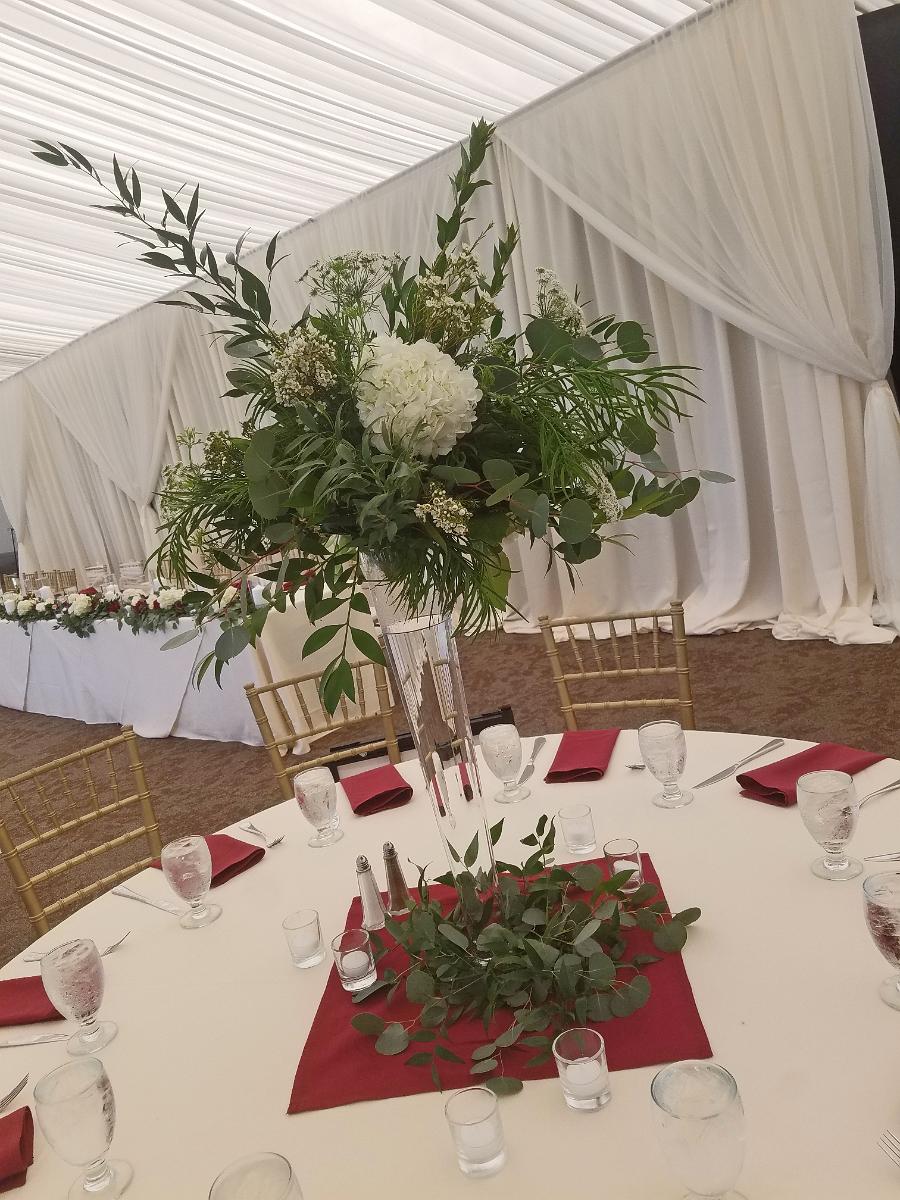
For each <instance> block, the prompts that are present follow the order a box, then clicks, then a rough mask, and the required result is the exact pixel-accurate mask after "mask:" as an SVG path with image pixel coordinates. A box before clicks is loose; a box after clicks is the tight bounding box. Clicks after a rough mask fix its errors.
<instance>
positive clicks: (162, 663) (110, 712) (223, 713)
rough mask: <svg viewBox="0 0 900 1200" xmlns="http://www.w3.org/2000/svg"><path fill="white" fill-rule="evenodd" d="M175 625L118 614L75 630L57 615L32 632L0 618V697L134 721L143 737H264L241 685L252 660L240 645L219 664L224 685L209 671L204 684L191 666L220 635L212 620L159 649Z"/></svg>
mask: <svg viewBox="0 0 900 1200" xmlns="http://www.w3.org/2000/svg"><path fill="white" fill-rule="evenodd" d="M192 625H193V621H190V620H188V619H184V620H182V621H180V622H179V626H178V629H167V630H160V631H159V632H157V633H139V634H134V633H132V631H131V630H130V629H129V628H128V627H127V626H123V627H122V628H121V629H120V628H119V627H118V626H117V625H116V623H115V622H114V621H98V623H97V626H96V629H95V631H94V633H93V634H92V635H91V636H90V637H88V638H78V637H75V636H74V635H73V634H71V633H68V632H67V631H66V630H64V629H55V628H54V627H53V624H52V622H49V621H47V622H38V623H36V624H34V625H32V626H31V632H30V635H29V634H25V633H23V631H22V630H21V629H19V628H17V627H16V626H14V625H12V624H11V623H9V622H0V704H2V705H4V706H5V707H7V708H18V709H23V710H25V711H26V712H33V713H44V714H46V715H47V716H52V717H70V718H73V719H74V720H77V721H85V722H86V723H87V724H88V725H95V724H106V723H110V724H113V723H115V724H121V725H133V726H134V729H135V732H136V733H138V734H140V736H141V737H167V736H168V735H169V734H174V735H175V736H177V737H188V738H208V739H212V740H215V741H222V742H246V743H247V744H249V745H252V746H258V745H260V742H261V739H260V736H259V730H258V729H257V727H256V722H255V721H254V720H253V714H252V712H251V711H250V706H249V704H248V703H247V697H246V695H245V694H244V684H245V683H255V682H256V675H255V671H254V661H253V658H252V656H251V655H250V654H249V653H247V654H243V655H239V656H238V657H237V658H236V659H234V660H233V661H232V662H231V663H229V665H228V666H227V667H226V668H225V670H224V671H223V672H222V687H221V690H220V689H219V688H218V687H217V686H216V683H215V679H214V678H213V672H212V670H210V671H209V672H208V673H207V675H206V676H205V677H204V680H203V683H202V685H201V687H200V690H199V691H198V690H197V688H196V687H194V685H193V682H192V678H191V676H192V673H193V670H194V666H195V664H196V663H197V662H199V661H200V659H202V658H203V657H204V656H205V655H206V654H208V653H209V651H210V650H212V648H213V646H214V645H215V642H216V639H217V638H218V636H219V633H220V628H219V624H218V622H216V621H213V622H211V623H210V624H208V625H207V626H205V628H204V630H203V635H202V637H200V638H195V639H194V640H193V641H191V642H188V643H187V644H186V645H184V646H179V647H176V648H175V649H173V650H166V651H165V652H163V651H161V647H162V645H163V644H164V643H165V642H167V641H168V640H169V639H170V638H172V637H174V636H175V634H176V633H178V632H179V631H180V630H182V629H189V628H191V627H192Z"/></svg>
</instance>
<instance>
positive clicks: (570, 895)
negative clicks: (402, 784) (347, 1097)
mask: <svg viewBox="0 0 900 1200" xmlns="http://www.w3.org/2000/svg"><path fill="white" fill-rule="evenodd" d="M502 830H503V822H502V821H500V822H498V823H497V824H496V825H494V826H493V827H492V828H491V830H490V837H491V842H492V844H493V845H496V844H497V842H498V841H499V838H500V835H501V833H502ZM478 837H479V835H478V834H476V835H475V837H474V838H473V839H472V842H471V843H470V845H469V846H468V847H467V848H466V851H465V853H464V854H463V855H460V854H459V853H458V852H457V851H456V850H452V851H451V853H452V855H453V858H454V859H455V861H456V862H457V863H458V864H459V865H460V867H461V868H462V869H461V870H460V871H458V873H457V874H456V876H455V878H454V876H453V875H452V874H447V875H443V876H440V877H438V878H437V879H436V880H435V881H434V882H436V883H442V884H446V885H448V886H449V887H451V888H453V889H455V890H456V899H455V901H454V902H453V904H452V908H451V910H450V911H449V913H448V912H447V906H446V903H444V904H441V903H439V902H438V901H437V900H436V899H434V898H432V894H431V889H430V886H429V884H428V883H427V882H426V878H425V876H426V870H427V869H426V868H423V867H418V868H417V870H418V872H419V880H418V886H417V888H416V890H415V894H414V895H413V897H412V905H413V906H412V908H411V911H410V913H409V915H408V916H407V917H406V918H405V919H403V920H397V919H396V918H387V919H386V921H385V931H386V933H387V934H388V935H390V937H391V938H392V939H393V941H394V942H395V943H396V945H397V946H399V947H400V949H401V950H402V951H403V953H404V954H405V955H406V956H407V958H408V960H409V961H408V965H406V966H405V967H404V968H403V969H402V970H397V969H395V968H394V967H385V969H384V970H383V972H382V975H381V978H380V979H378V980H377V981H376V982H375V983H373V984H372V985H371V986H370V987H368V988H366V989H365V990H364V991H361V992H359V993H357V994H356V995H355V996H354V998H353V1003H354V1004H360V1003H362V1002H364V1001H365V1000H367V999H368V998H369V997H371V996H374V995H376V994H377V993H379V992H386V1000H387V1005H388V1007H389V1006H390V1002H391V1000H392V999H393V997H394V996H395V995H396V994H397V992H398V990H399V989H400V988H403V989H404V995H405V997H406V999H407V1000H408V1001H409V1002H410V1003H411V1004H413V1005H415V1006H417V1007H418V1010H419V1011H418V1012H417V1014H416V1016H415V1017H414V1018H413V1019H412V1020H411V1021H391V1020H389V1019H387V1018H385V1017H382V1016H380V1015H379V1014H378V1013H375V1012H371V1011H367V1012H361V1013H358V1014H357V1015H356V1016H354V1017H353V1018H352V1020H351V1024H352V1025H353V1027H354V1029H356V1030H358V1031H359V1032H360V1033H362V1034H365V1035H368V1036H370V1037H373V1038H374V1039H375V1049H376V1050H377V1051H378V1053H379V1054H384V1055H398V1054H404V1053H406V1051H407V1050H410V1049H411V1050H412V1053H411V1054H410V1056H409V1057H408V1058H407V1059H406V1060H405V1062H406V1064H407V1065H408V1066H411V1067H428V1068H429V1069H430V1071H431V1076H432V1080H433V1082H434V1084H435V1086H436V1087H438V1088H440V1087H441V1079H440V1063H441V1062H442V1061H443V1062H453V1063H463V1062H464V1060H463V1059H462V1058H461V1057H460V1056H459V1054H457V1053H456V1050H455V1049H454V1043H453V1037H452V1029H453V1026H454V1025H455V1024H456V1022H457V1021H459V1020H460V1018H462V1017H476V1018H478V1019H480V1020H481V1022H482V1024H483V1027H484V1030H485V1034H487V1031H488V1029H489V1027H490V1024H491V1021H492V1019H493V1017H494V1015H495V1014H496V1013H497V1012H498V1011H503V1010H508V1011H509V1013H510V1017H511V1019H510V1023H509V1025H508V1026H507V1027H506V1028H505V1029H504V1030H503V1031H502V1032H501V1033H500V1034H499V1035H497V1036H496V1037H494V1038H492V1039H490V1040H487V1041H485V1043H484V1044H483V1045H481V1046H478V1047H477V1048H476V1049H475V1050H474V1052H473V1053H472V1055H471V1066H470V1073H471V1074H472V1076H473V1077H475V1079H477V1080H478V1081H479V1082H481V1083H483V1084H484V1086H485V1087H488V1088H490V1089H491V1090H492V1091H494V1092H496V1093H497V1094H498V1095H507V1094H511V1093H513V1092H517V1091H520V1090H521V1088H522V1082H521V1080H519V1079H517V1078H515V1076H514V1075H511V1074H508V1073H507V1071H506V1070H505V1065H504V1061H503V1052H504V1050H508V1049H510V1048H511V1047H513V1046H522V1047H527V1048H528V1049H529V1050H533V1051H534V1054H533V1055H532V1057H531V1058H530V1059H529V1060H528V1062H527V1063H526V1064H525V1065H526V1066H527V1067H532V1066H538V1065H540V1064H541V1063H544V1062H547V1061H548V1060H549V1059H550V1057H551V1056H552V1052H551V1045H552V1042H553V1038H554V1036H555V1034H556V1033H558V1032H561V1031H562V1030H564V1029H567V1028H570V1027H572V1026H580V1025H586V1024H588V1023H589V1022H604V1021H609V1020H613V1019H614V1018H621V1017H627V1016H629V1015H630V1014H631V1013H633V1012H636V1011H637V1009H639V1008H642V1007H643V1006H644V1005H645V1004H646V1003H647V1001H648V1000H649V998H650V980H649V979H648V978H647V976H646V975H644V974H642V968H644V967H647V966H650V965H651V964H652V963H654V962H658V961H659V958H658V956H656V955H653V954H635V955H632V956H630V957H629V955H628V944H627V931H628V930H629V929H632V928H635V927H637V928H639V929H644V930H647V931H648V932H650V933H651V934H652V937H653V944H654V946H655V947H656V949H658V950H659V951H660V952H661V953H678V952H679V951H680V950H681V949H682V947H683V946H684V944H685V942H686V941H687V936H688V926H689V925H691V924H693V922H694V921H696V920H697V919H698V918H699V917H700V909H699V908H688V909H684V910H683V911H681V912H677V913H674V914H673V913H670V912H669V910H668V908H667V906H666V904H665V902H664V901H663V900H659V899H656V898H655V897H657V895H658V891H659V889H658V888H657V887H656V885H655V884H653V883H642V884H641V885H640V887H638V888H637V889H635V890H634V891H632V892H630V893H629V892H625V891H623V888H624V887H626V886H627V884H628V881H629V879H630V877H631V875H632V874H633V871H631V870H628V871H620V872H618V873H617V874H615V875H612V876H611V877H610V878H608V879H607V878H606V877H605V875H604V873H603V871H602V870H601V869H600V868H599V867H598V866H597V865H596V864H595V863H591V862H586V863H581V864H579V865H578V866H576V867H573V868H572V869H571V870H569V869H566V868H564V867H560V866H554V865H552V854H553V849H554V844H555V837H556V832H555V824H554V822H553V821H552V820H549V819H548V818H547V816H542V817H541V818H540V820H539V821H538V823H537V827H536V829H535V831H534V833H532V834H529V835H528V836H527V837H525V838H522V844H523V845H524V846H526V847H528V848H529V849H530V850H531V854H530V855H529V857H528V858H527V859H526V861H525V862H524V863H522V864H521V865H519V866H514V865H511V864H509V863H500V862H498V864H497V867H498V871H499V883H498V886H497V888H496V889H495V891H494V894H493V895H489V897H488V898H487V899H480V898H479V893H480V892H483V888H484V887H485V886H486V885H487V883H488V880H487V878H486V876H484V877H483V878H479V877H478V875H481V876H483V872H479V873H478V875H474V874H472V872H471V869H470V868H471V867H472V866H473V865H474V864H475V862H476V861H477V857H478ZM371 936H372V939H373V941H374V942H375V944H376V947H377V952H376V959H377V960H378V961H380V960H381V959H383V958H384V957H385V956H386V955H387V954H389V953H390V952H391V949H392V948H389V947H387V946H386V945H385V943H384V942H383V941H382V940H381V938H380V937H379V936H378V934H377V933H373V934H372V935H371Z"/></svg>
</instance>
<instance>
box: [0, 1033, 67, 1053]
mask: <svg viewBox="0 0 900 1200" xmlns="http://www.w3.org/2000/svg"><path fill="white" fill-rule="evenodd" d="M71 1036H72V1031H71V1029H70V1030H69V1031H68V1033H41V1034H38V1035H37V1036H36V1037H29V1038H18V1039H17V1040H16V1039H11V1040H8V1041H2V1042H0V1049H2V1048H5V1047H7V1046H39V1045H40V1044H41V1042H67V1041H68V1040H69V1038H70V1037H71Z"/></svg>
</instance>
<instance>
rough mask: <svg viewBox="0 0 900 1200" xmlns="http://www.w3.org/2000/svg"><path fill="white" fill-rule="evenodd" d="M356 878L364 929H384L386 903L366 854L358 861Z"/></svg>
mask: <svg viewBox="0 0 900 1200" xmlns="http://www.w3.org/2000/svg"><path fill="white" fill-rule="evenodd" d="M356 876H357V882H358V883H359V898H360V900H362V924H363V929H368V930H373V929H384V917H385V909H384V901H383V900H382V898H381V890H380V889H379V887H378V884H377V883H376V882H375V875H374V873H373V871H372V868H371V866H370V865H369V860H368V859H367V858H366V856H365V855H364V854H360V856H359V857H358V858H357V860H356Z"/></svg>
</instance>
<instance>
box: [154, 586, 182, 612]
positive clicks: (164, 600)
mask: <svg viewBox="0 0 900 1200" xmlns="http://www.w3.org/2000/svg"><path fill="white" fill-rule="evenodd" d="M183 598H184V589H183V588H162V589H161V590H160V593H159V595H158V597H157V599H158V600H159V607H160V608H164V609H169V608H174V607H175V605H176V604H178V603H179V602H180V601H181V600H182V599H183Z"/></svg>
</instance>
